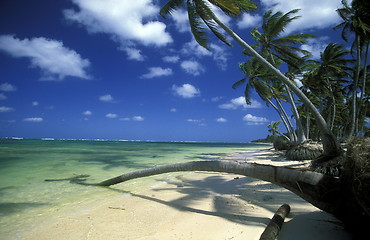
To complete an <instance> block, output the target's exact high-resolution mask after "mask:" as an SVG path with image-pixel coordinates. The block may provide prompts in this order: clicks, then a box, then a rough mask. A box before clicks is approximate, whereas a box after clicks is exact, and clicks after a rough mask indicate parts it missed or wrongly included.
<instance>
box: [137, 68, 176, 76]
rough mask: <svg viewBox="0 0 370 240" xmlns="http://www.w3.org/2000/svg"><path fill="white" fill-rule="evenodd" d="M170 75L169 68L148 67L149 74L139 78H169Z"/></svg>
mask: <svg viewBox="0 0 370 240" xmlns="http://www.w3.org/2000/svg"><path fill="white" fill-rule="evenodd" d="M170 75H172V69H171V68H161V67H150V68H149V72H148V73H146V74H144V75H142V76H141V78H154V77H161V76H170Z"/></svg>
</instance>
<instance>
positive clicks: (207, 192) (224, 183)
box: [23, 150, 351, 240]
mask: <svg viewBox="0 0 370 240" xmlns="http://www.w3.org/2000/svg"><path fill="white" fill-rule="evenodd" d="M232 158H233V159H238V160H245V159H250V158H252V160H249V161H251V162H258V163H263V164H273V165H288V166H293V167H299V166H302V163H300V162H292V161H285V160H284V159H283V158H282V157H281V156H279V155H278V154H276V153H275V152H272V151H268V150H263V151H258V152H257V153H255V154H251V153H248V152H246V153H239V154H236V155H234V156H232ZM124 184H125V183H122V184H119V185H117V186H114V188H112V191H115V192H116V193H117V197H116V198H114V199H111V200H107V201H106V202H104V203H102V204H100V205H98V206H94V207H91V208H88V209H84V210H83V211H80V212H78V213H70V214H65V215H61V216H59V217H58V218H57V219H54V220H52V221H51V222H49V223H43V224H42V225H40V227H38V228H36V229H34V231H32V232H30V233H27V234H26V235H25V236H24V237H23V239H27V240H43V239H45V240H46V239H47V240H50V239H52V240H59V239H63V240H64V239H69V240H74V239H76V240H85V239H86V240H87V239H91V240H111V239H160V240H166V239H171V240H173V239H199V240H207V239H234V240H238V239H243V240H252V239H253V240H257V239H259V237H260V235H261V233H262V232H263V230H264V228H265V227H266V225H267V224H268V222H269V220H270V218H271V217H272V216H273V214H274V212H275V211H276V210H277V209H278V208H279V207H280V206H281V205H282V204H284V203H287V204H289V205H290V206H291V212H290V214H289V216H288V218H287V219H286V220H285V223H284V225H283V229H282V231H281V233H280V235H279V238H278V239H280V240H293V239H294V240H297V239H299V240H312V239H315V240H321V239H322V240H324V239H325V240H329V239H333V240H334V239H335V240H346V239H351V236H350V235H349V234H348V233H347V232H346V231H345V230H344V229H343V227H342V226H341V224H340V222H339V221H338V220H336V219H335V218H334V217H332V216H330V215H329V214H327V213H325V212H322V211H320V210H319V209H317V208H316V207H314V206H312V205H311V204H309V203H307V202H306V201H304V200H302V199H301V198H299V197H297V196H296V195H294V194H293V193H291V192H289V191H287V190H285V189H283V188H280V187H277V186H275V185H272V184H270V183H267V182H263V181H259V180H255V179H252V178H247V177H242V176H238V175H232V174H217V173H204V172H203V173H200V172H193V173H184V174H181V175H177V176H176V177H174V178H173V179H171V180H170V181H167V182H161V181H159V182H158V183H157V184H154V185H153V186H152V187H151V188H149V189H143V190H142V191H138V192H135V193H127V192H125V191H124V190H123V189H124Z"/></svg>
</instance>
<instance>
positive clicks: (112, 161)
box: [79, 154, 157, 170]
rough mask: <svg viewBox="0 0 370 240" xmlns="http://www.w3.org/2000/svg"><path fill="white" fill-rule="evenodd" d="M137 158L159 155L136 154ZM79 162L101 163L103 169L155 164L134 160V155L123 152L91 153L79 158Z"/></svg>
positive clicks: (142, 166)
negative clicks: (113, 153) (125, 154)
mask: <svg viewBox="0 0 370 240" xmlns="http://www.w3.org/2000/svg"><path fill="white" fill-rule="evenodd" d="M134 157H135V158H137V157H142V159H149V158H156V157H157V155H151V154H147V155H145V154H142V155H135V156H134ZM79 162H83V163H91V164H100V165H102V169H103V170H109V169H112V168H116V167H125V168H134V169H139V168H148V167H152V166H153V165H152V164H150V163H146V162H145V161H137V160H136V161H135V160H133V156H132V155H130V156H123V155H122V154H116V155H112V154H110V155H104V154H99V155H89V156H85V157H83V158H81V159H79Z"/></svg>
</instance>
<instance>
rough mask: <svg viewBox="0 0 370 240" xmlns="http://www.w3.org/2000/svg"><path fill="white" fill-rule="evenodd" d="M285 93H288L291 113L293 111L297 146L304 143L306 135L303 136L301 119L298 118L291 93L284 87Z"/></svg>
mask: <svg viewBox="0 0 370 240" xmlns="http://www.w3.org/2000/svg"><path fill="white" fill-rule="evenodd" d="M286 91H287V93H288V97H289V102H290V105H291V106H292V111H293V114H294V117H295V120H296V126H297V138H298V139H297V141H298V144H301V143H303V142H304V141H306V140H307V138H306V135H305V134H304V131H303V126H302V122H301V118H300V116H299V113H298V110H297V106H296V105H295V103H294V99H293V96H292V93H291V92H290V89H289V88H288V87H286Z"/></svg>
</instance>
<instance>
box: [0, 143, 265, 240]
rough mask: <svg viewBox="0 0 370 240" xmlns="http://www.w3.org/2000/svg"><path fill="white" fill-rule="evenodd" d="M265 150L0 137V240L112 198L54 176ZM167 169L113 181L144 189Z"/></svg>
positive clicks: (101, 176) (103, 175)
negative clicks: (137, 177) (156, 173)
mask: <svg viewBox="0 0 370 240" xmlns="http://www.w3.org/2000/svg"><path fill="white" fill-rule="evenodd" d="M257 148H266V146H264V145H260V144H258V145H256V144H245V143H243V144H241V143H240V144H238V143H236V144H234V143H174V142H171V143H169V142H129V141H92V140H91V141H90V140H84V141H82V140H31V139H29V140H28V139H20V140H19V139H18V140H15V139H0V238H1V239H21V236H22V235H23V234H25V233H27V231H30V229H32V228H34V227H36V226H38V225H40V224H42V223H43V222H45V221H52V220H53V219H56V218H57V217H58V216H63V215H65V214H69V213H72V212H75V211H84V209H85V210H86V209H88V208H89V207H93V206H94V205H96V204H97V203H98V202H103V201H106V200H107V199H111V198H112V197H117V193H112V191H109V190H107V189H105V188H99V187H88V186H81V185H77V184H72V183H70V181H69V180H61V181H45V180H60V179H66V178H71V177H75V176H78V175H90V176H89V177H88V178H87V181H88V182H100V181H102V180H106V179H108V178H111V177H114V176H117V175H120V174H122V173H125V172H130V171H134V170H137V169H143V168H146V167H152V166H155V165H160V164H166V163H174V162H184V161H192V160H209V159H221V158H222V157H225V156H226V155H229V154H231V153H235V152H241V151H248V150H256V149H257ZM175 174H179V173H172V174H171V173H169V174H163V175H160V176H153V177H148V178H143V179H138V180H132V181H129V182H126V183H123V184H121V185H119V187H120V189H123V190H126V191H131V192H132V191H133V192H134V191H138V190H139V189H143V188H149V187H150V186H153V185H155V184H157V183H159V182H163V181H166V179H170V178H171V177H173V176H174V175H175Z"/></svg>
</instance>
